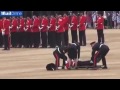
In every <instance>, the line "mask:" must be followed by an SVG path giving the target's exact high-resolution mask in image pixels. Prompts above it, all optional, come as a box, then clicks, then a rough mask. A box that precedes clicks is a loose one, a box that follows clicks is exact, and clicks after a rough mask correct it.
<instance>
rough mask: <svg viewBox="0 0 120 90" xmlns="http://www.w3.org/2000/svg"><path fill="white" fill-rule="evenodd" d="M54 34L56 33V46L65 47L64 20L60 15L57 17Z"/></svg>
mask: <svg viewBox="0 0 120 90" xmlns="http://www.w3.org/2000/svg"><path fill="white" fill-rule="evenodd" d="M56 32H57V46H58V47H61V46H64V45H65V42H64V32H65V29H64V20H63V17H62V15H59V17H58V26H56Z"/></svg>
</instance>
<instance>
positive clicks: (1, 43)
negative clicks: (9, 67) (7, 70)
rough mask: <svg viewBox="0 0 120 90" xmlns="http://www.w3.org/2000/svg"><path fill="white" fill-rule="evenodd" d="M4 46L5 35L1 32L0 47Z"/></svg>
mask: <svg viewBox="0 0 120 90" xmlns="http://www.w3.org/2000/svg"><path fill="white" fill-rule="evenodd" d="M2 46H3V36H2V33H0V47H2Z"/></svg>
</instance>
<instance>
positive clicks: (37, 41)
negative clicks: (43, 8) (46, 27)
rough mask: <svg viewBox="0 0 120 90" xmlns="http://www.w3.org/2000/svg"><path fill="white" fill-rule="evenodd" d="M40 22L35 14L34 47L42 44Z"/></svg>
mask: <svg viewBox="0 0 120 90" xmlns="http://www.w3.org/2000/svg"><path fill="white" fill-rule="evenodd" d="M39 27H40V22H39V20H38V18H37V17H36V16H33V27H32V30H33V43H34V48H38V47H39V45H40V30H39Z"/></svg>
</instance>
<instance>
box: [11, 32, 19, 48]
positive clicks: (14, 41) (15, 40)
mask: <svg viewBox="0 0 120 90" xmlns="http://www.w3.org/2000/svg"><path fill="white" fill-rule="evenodd" d="M11 44H12V47H17V45H18V32H11Z"/></svg>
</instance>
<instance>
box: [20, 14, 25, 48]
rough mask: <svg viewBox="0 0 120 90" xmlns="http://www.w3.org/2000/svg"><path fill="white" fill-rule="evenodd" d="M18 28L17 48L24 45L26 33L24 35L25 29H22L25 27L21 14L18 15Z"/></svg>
mask: <svg viewBox="0 0 120 90" xmlns="http://www.w3.org/2000/svg"><path fill="white" fill-rule="evenodd" d="M19 22H20V23H19V26H18V28H19V30H18V35H19V38H18V42H19V45H18V46H19V48H21V47H22V45H24V47H25V43H26V41H25V40H26V35H25V30H24V27H25V20H24V18H23V17H22V16H21V17H20V20H19Z"/></svg>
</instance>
